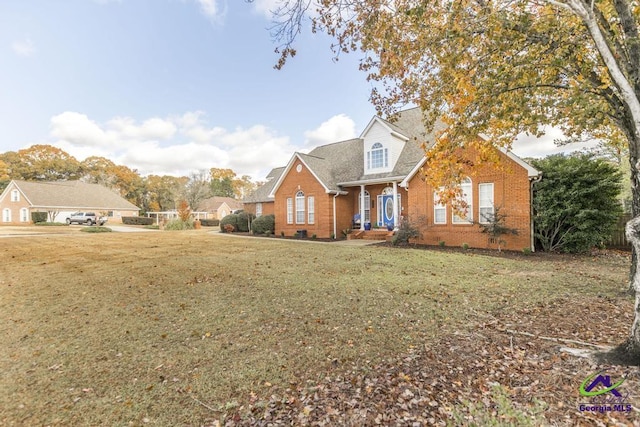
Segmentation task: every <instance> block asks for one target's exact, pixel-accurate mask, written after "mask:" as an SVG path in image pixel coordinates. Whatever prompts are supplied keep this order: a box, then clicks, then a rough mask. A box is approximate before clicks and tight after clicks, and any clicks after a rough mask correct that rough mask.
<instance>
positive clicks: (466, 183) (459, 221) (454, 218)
mask: <svg viewBox="0 0 640 427" xmlns="http://www.w3.org/2000/svg"><path fill="white" fill-rule="evenodd" d="M459 186H460V187H461V188H462V191H463V200H464V201H465V202H466V203H467V216H466V217H465V218H462V217H459V216H458V215H456V213H455V211H454V210H453V209H452V212H451V223H452V224H456V225H468V224H473V181H472V180H471V178H465V179H463V180H462V182H461V183H460V185H459ZM465 187H467V188H468V189H469V192H468V193H466V192H465V191H464V188H465Z"/></svg>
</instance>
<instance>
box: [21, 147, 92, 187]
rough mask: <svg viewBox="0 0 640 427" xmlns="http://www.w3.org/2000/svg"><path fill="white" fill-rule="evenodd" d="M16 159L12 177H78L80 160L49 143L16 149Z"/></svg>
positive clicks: (47, 179)
mask: <svg viewBox="0 0 640 427" xmlns="http://www.w3.org/2000/svg"><path fill="white" fill-rule="evenodd" d="M17 161H18V162H19V163H18V164H15V163H13V164H12V169H13V178H18V179H25V180H30V181H65V180H69V179H78V178H79V177H80V176H79V175H80V162H78V160H76V158H75V157H73V156H71V155H70V154H69V153H67V152H65V151H63V150H61V149H59V148H56V147H53V146H51V145H32V146H31V147H29V148H25V149H23V150H18V152H17Z"/></svg>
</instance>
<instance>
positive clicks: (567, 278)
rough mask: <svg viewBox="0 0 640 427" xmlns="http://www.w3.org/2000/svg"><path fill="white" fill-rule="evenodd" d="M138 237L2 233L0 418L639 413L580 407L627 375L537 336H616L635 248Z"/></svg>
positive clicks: (549, 417)
mask: <svg viewBox="0 0 640 427" xmlns="http://www.w3.org/2000/svg"><path fill="white" fill-rule="evenodd" d="M131 236H132V235H131V234H125V233H122V234H119V233H103V234H100V235H98V236H96V235H93V236H89V235H84V234H82V235H67V236H47V237H44V236H41V237H37V238H34V237H30V238H17V237H16V238H5V239H2V246H1V247H0V334H1V336H2V344H3V345H2V347H0V348H1V350H0V369H1V370H2V372H3V374H2V377H1V379H0V424H1V425H129V424H131V425H142V424H149V425H166V426H169V425H172V426H173V425H212V424H215V423H216V422H217V421H220V420H222V421H226V423H227V424H230V425H233V424H249V423H251V422H252V421H251V419H258V418H268V417H272V418H273V419H281V420H284V419H288V420H291V421H290V422H291V423H293V424H304V423H306V422H311V421H313V420H324V421H325V422H327V423H328V424H327V425H330V424H344V423H346V422H348V423H355V424H358V423H364V424H371V423H375V421H376V417H379V419H378V421H379V422H380V423H381V424H382V425H386V424H391V423H392V422H396V421H397V420H398V419H401V420H405V421H406V422H407V423H408V424H410V423H411V422H419V423H422V424H428V423H430V422H433V423H436V424H437V423H440V422H443V423H444V422H447V421H448V422H450V423H453V424H459V423H465V422H469V423H472V421H473V420H474V419H476V420H478V417H481V416H482V415H487V414H488V415H491V413H492V411H495V412H496V414H497V416H500V415H502V416H503V418H502V420H505V421H509V420H518V418H517V417H524V418H525V419H527V420H531V419H532V418H531V417H534V418H533V420H534V421H533V424H534V425H535V424H539V423H545V422H546V423H558V424H563V423H567V424H573V422H574V421H575V420H576V419H577V418H580V419H581V421H580V422H589V421H590V420H591V421H594V420H595V421H600V422H604V423H606V422H608V421H607V420H609V419H610V418H606V417H614V418H616V417H617V419H621V420H623V421H624V422H627V421H629V420H637V417H636V418H633V417H634V415H633V414H632V415H627V414H607V413H605V414H600V413H596V414H593V413H586V414H584V413H582V414H581V413H579V411H578V409H577V408H578V406H577V404H578V403H579V400H580V398H579V397H578V387H579V386H580V383H581V382H582V380H583V379H584V378H585V377H586V376H587V375H588V374H590V373H592V372H595V370H597V369H598V370H601V369H606V370H607V372H609V373H610V374H611V375H612V376H616V375H618V374H619V373H630V376H629V379H628V380H627V383H628V386H629V389H632V390H633V393H632V398H633V399H634V400H633V402H634V404H635V405H636V407H638V406H640V405H639V403H640V401H639V399H638V398H639V397H640V392H638V391H637V390H638V387H637V386H638V383H639V382H638V369H637V368H628V367H619V366H616V367H613V366H609V365H602V366H595V365H594V364H593V363H591V362H589V361H587V360H585V359H577V358H575V357H573V356H567V355H566V354H565V353H561V352H560V351H558V347H560V346H561V345H568V346H572V344H571V343H568V342H567V341H561V342H554V341H551V340H549V339H546V338H561V339H564V340H572V341H580V342H587V343H592V344H599V345H617V344H619V343H621V342H622V341H623V340H624V338H625V336H626V334H627V331H628V329H629V327H630V324H631V314H632V300H631V298H630V297H629V296H627V295H626V294H624V292H622V291H623V290H624V289H625V287H626V280H627V276H628V263H629V259H628V256H618V255H608V254H602V255H598V256H594V257H565V256H542V257H541V256H536V255H534V256H531V257H524V256H522V257H515V258H504V257H492V256H486V255H479V254H474V253H445V252H440V251H430V250H411V249H394V248H386V247H349V246H343V245H340V244H336V243H332V244H322V243H312V242H296V241H287V240H280V239H248V238H238V237H228V236H225V235H223V234H218V233H214V234H212V233H202V232H198V231H184V232H182V231H180V232H173V233H139V234H135V238H131ZM531 335H533V336H531ZM540 336H543V337H545V338H544V339H543V338H539V337H540ZM573 346H574V347H575V346H576V345H573ZM625 386H627V384H625ZM500 402H502V403H500ZM402 405H404V406H402ZM376 408H377V409H376ZM376 411H377V412H376ZM381 414H387V415H384V416H387V417H393V418H390V419H386V420H385V419H384V418H383V415H381ZM523 414H524V415H523ZM634 414H635V415H637V413H635V412H634ZM402 417H405V418H402ZM412 417H413V418H412ZM420 417H422V418H420ZM469 417H471V418H469ZM624 417H630V418H624ZM393 420H396V421H393ZM425 420H430V421H425ZM513 422H518V423H521V421H513ZM403 423H404V422H403Z"/></svg>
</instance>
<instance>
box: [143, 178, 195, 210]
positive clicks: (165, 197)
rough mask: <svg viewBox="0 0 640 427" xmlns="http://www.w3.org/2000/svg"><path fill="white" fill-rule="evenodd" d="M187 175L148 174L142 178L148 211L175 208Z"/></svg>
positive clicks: (186, 180)
mask: <svg viewBox="0 0 640 427" xmlns="http://www.w3.org/2000/svg"><path fill="white" fill-rule="evenodd" d="M188 180H189V178H187V177H180V178H178V177H175V176H169V175H163V176H158V175H149V176H147V177H146V178H145V179H144V185H145V188H146V194H145V195H146V197H145V200H146V204H147V206H148V209H147V210H149V211H170V210H172V209H176V205H177V202H178V198H179V196H180V195H181V194H182V193H183V192H184V188H185V186H186V184H187V182H188Z"/></svg>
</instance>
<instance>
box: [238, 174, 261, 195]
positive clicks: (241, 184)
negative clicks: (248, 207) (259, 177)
mask: <svg viewBox="0 0 640 427" xmlns="http://www.w3.org/2000/svg"><path fill="white" fill-rule="evenodd" d="M232 185H233V194H234V196H235V197H236V198H238V199H244V197H245V196H247V195H249V194H251V193H252V192H253V191H255V189H256V188H258V184H256V183H255V182H253V181H251V177H250V176H249V175H242V176H241V177H240V178H236V179H234V180H233V182H232Z"/></svg>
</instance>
